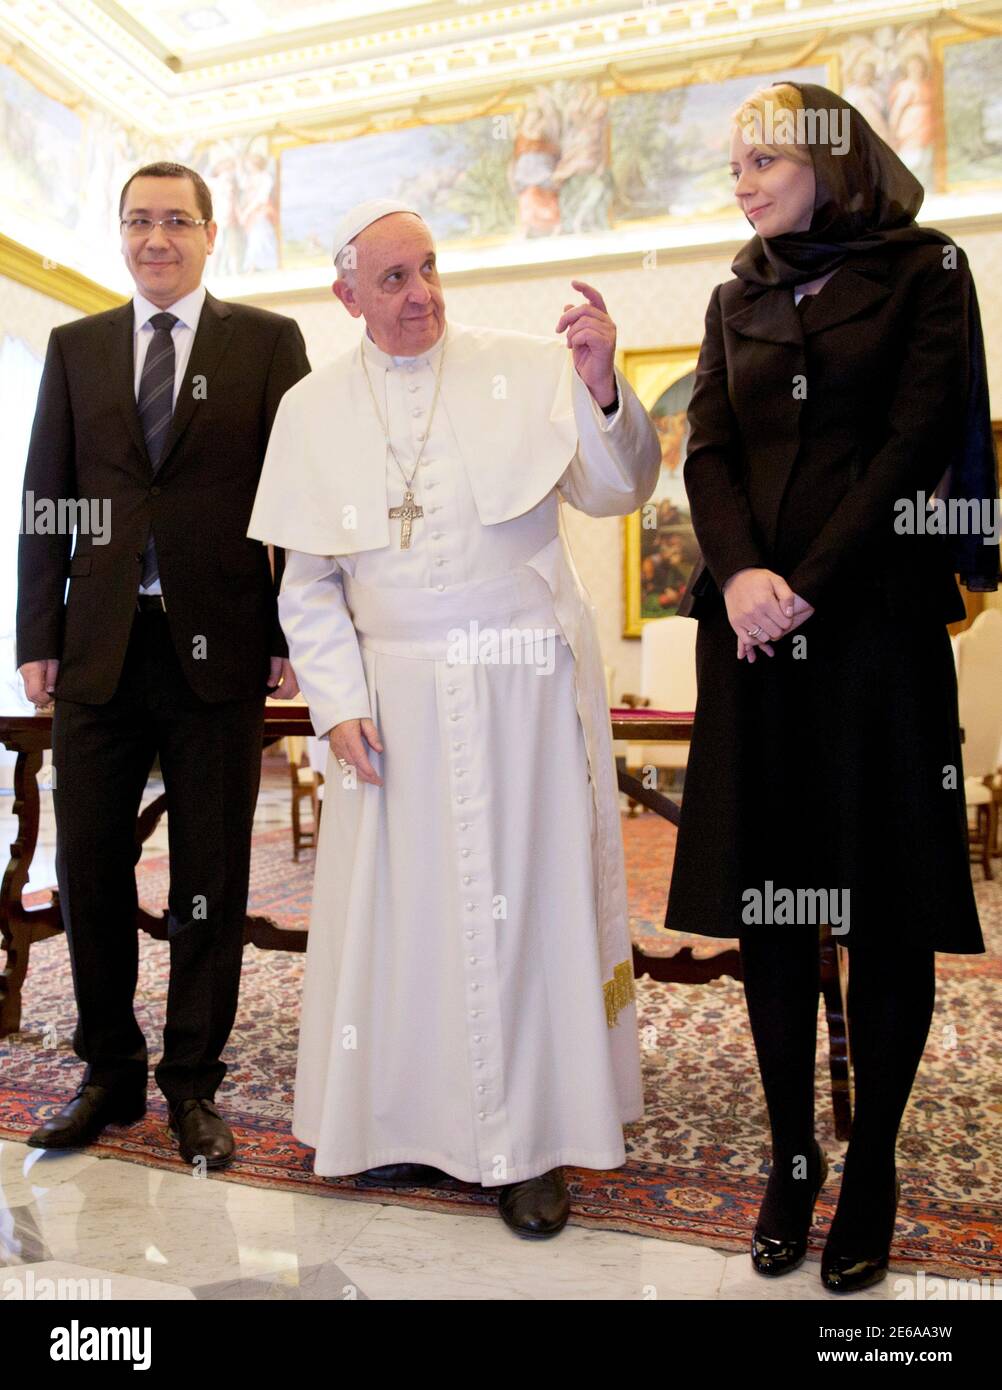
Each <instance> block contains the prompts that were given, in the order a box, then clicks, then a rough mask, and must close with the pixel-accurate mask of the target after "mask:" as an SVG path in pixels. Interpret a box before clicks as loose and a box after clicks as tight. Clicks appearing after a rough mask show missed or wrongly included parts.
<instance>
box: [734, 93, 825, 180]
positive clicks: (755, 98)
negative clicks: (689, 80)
mask: <svg viewBox="0 0 1002 1390" xmlns="http://www.w3.org/2000/svg"><path fill="white" fill-rule="evenodd" d="M803 109H804V99H803V97H802V96H801V95H800V92H799V91H798V90H797V88H796V87H794V86H793V84H792V83H790V82H777V83H776V84H775V86H772V87H760V88H759V89H758V91H757V92H752V94H751V96H750V97H748V98H747V99H746V100H745V101H743V102H742V103H741V105H740V106H739V107H738V109H737V110H736V111H735V112H734V114H733V116H732V117H731V122H732V124H733V126H734V129H735V130H740V131H741V132H742V133H743V135H744V137H745V139H746V141H747V142H748V144H750V145H754V146H755V148H756V149H757V150H761V151H762V153H763V154H774V155H785V156H786V158H787V159H792V160H793V162H794V163H795V164H810V163H811V156H810V153H809V151H808V150H807V148H806V146H804V145H799V144H797V143H795V142H794V141H792V140H791V141H783V142H782V143H781V144H769V143H768V142H766V141H765V140H763V139H761V138H759V137H760V136H761V135H762V132H763V130H774V129H775V128H776V127H779V128H780V129H782V127H783V125H784V124H785V125H787V126H788V127H791V128H794V129H795V128H796V119H797V112H798V111H803ZM781 113H789V114H788V115H783V114H781Z"/></svg>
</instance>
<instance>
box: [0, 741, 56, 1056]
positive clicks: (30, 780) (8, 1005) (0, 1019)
mask: <svg viewBox="0 0 1002 1390" xmlns="http://www.w3.org/2000/svg"><path fill="white" fill-rule="evenodd" d="M42 757H43V754H42V752H41V751H40V750H38V751H32V752H19V753H18V755H17V761H16V763H15V765H14V814H15V816H16V817H17V836H16V838H15V840H14V842H13V844H12V845H11V847H10V859H9V861H8V863H7V869H6V871H5V873H4V876H3V883H2V884H0V944H2V945H3V948H4V951H5V952H6V956H7V963H6V966H5V967H4V969H3V971H2V972H0V1037H6V1036H7V1034H8V1033H16V1032H17V1031H18V1029H19V1028H20V1027H21V986H22V985H23V984H24V977H25V975H26V974H27V973H28V953H29V951H30V949H31V944H32V942H34V941H42V940H44V939H45V938H46V937H48V936H54V935H55V934H56V933H57V932H59V931H61V930H62V923H61V921H60V917H59V909H58V906H57V905H56V904H55V903H53V904H50V905H48V906H46V907H41V908H37V909H36V910H34V911H27V910H26V909H25V907H24V904H23V902H22V894H23V893H24V889H25V885H26V884H27V882H28V874H29V872H30V869H31V858H32V855H33V854H34V853H35V845H36V843H37V841H38V820H39V813H40V807H39V796H38V782H37V780H36V779H37V777H38V773H39V770H40V768H41V766H42Z"/></svg>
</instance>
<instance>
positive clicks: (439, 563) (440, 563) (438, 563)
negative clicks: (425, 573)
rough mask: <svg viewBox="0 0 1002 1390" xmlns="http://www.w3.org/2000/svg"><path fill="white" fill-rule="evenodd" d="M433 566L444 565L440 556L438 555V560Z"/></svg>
mask: <svg viewBox="0 0 1002 1390" xmlns="http://www.w3.org/2000/svg"><path fill="white" fill-rule="evenodd" d="M435 564H436V565H444V564H445V561H444V560H443V559H442V557H441V555H440V556H439V557H438V559H437V560H436V561H435Z"/></svg>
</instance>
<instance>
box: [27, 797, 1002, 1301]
mask: <svg viewBox="0 0 1002 1390" xmlns="http://www.w3.org/2000/svg"><path fill="white" fill-rule="evenodd" d="M623 832H624V841H625V844H626V851H627V876H628V880H629V884H630V898H631V904H630V905H631V915H632V919H633V924H634V930H635V932H636V934H637V935H638V936H639V937H641V938H643V939H644V944H645V946H653V947H654V948H655V949H656V944H655V940H656V939H657V938H659V937H660V936H661V933H662V930H663V929H662V927H661V923H662V919H663V912H664V901H665V887H666V882H667V876H668V871H669V868H670V863H671V857H672V851H673V846H674V831H673V830H672V828H671V827H670V826H669V825H667V824H666V823H665V822H663V821H660V820H658V819H657V818H656V817H654V816H653V815H650V814H645V815H642V816H640V817H638V818H637V819H636V820H633V821H631V820H625V819H624V821H623ZM312 868H313V865H312V856H311V852H310V851H304V852H303V855H302V858H301V862H300V863H299V864H298V865H294V864H293V863H292V862H291V857H290V834H289V831H288V830H285V829H283V830H273V831H267V832H265V833H263V834H259V835H258V836H256V837H255V842H254V860H253V873H252V892H251V911H253V912H264V913H267V914H268V915H270V916H272V917H273V918H275V919H276V920H277V921H279V922H280V924H281V925H283V926H287V927H301V926H306V925H308V913H309V899H310V881H311V877H312ZM974 873H975V875H976V877H977V878H978V879H979V880H980V869H975V870H974ZM139 883H140V896H141V898H142V900H143V902H144V904H146V905H147V906H148V907H150V908H156V907H158V906H160V905H163V904H164V903H165V902H166V887H167V860H166V857H163V858H159V859H144V860H143V861H142V862H141V864H140V868H139ZM976 889H977V895H978V902H979V907H980V911H981V919H982V924H983V927H984V931H985V937H986V941H987V942H988V943H989V954H987V955H985V956H943V955H941V956H939V957H937V965H938V999H937V1008H936V1017H935V1020H934V1022H933V1029H932V1033H931V1035H930V1038H929V1043H928V1046H927V1049H926V1054H925V1058H924V1060H923V1063H922V1067H921V1070H920V1073H919V1078H918V1081H917V1082H916V1086H915V1089H914V1091H913V1094H912V1099H911V1102H910V1104H909V1107H908V1110H907V1113H906V1115H905V1120H904V1124H903V1126H902V1130H901V1135H900V1139H899V1145H898V1163H899V1173H900V1177H901V1184H902V1202H901V1206H900V1208H899V1213H898V1223H897V1232H896V1236H895V1244H894V1252H893V1259H892V1266H893V1267H896V1268H899V1269H903V1270H907V1269H909V1268H914V1267H915V1266H918V1265H921V1266H923V1267H925V1268H926V1269H927V1271H929V1272H930V1273H937V1274H943V1275H958V1276H961V1277H965V1276H966V1277H970V1276H973V1275H994V1276H1002V1232H1000V1217H1002V1165H1000V1163H999V1153H1000V1149H1002V1079H1000V1075H999V1067H998V1062H999V1054H1000V1051H1002V1048H1000V1043H999V1022H1000V1016H1002V1007H1000V1004H1002V988H1000V977H1002V884H1000V883H999V882H995V883H982V882H980V881H979V882H978V883H977V885H976ZM662 940H663V938H662ZM140 954H141V965H140V979H139V989H138V994H137V1000H136V1012H137V1017H138V1019H139V1021H140V1024H141V1026H142V1027H143V1029H144V1031H145V1033H146V1036H147V1038H148V1039H149V1042H150V1050H151V1055H152V1056H155V1055H156V1053H157V1051H158V1042H159V1039H160V1037H161V1036H162V1027H163V1010H164V1001H165V997H166V986H167V959H168V958H167V947H166V944H165V943H160V942H154V941H151V940H149V939H148V938H147V937H145V936H144V937H143V938H142V944H141V953H140ZM303 960H304V958H303V956H302V955H299V954H293V953H286V952H279V951H259V950H257V949H256V948H254V947H248V948H247V951H246V953H245V960H244V973H243V983H242V987H241V1003H240V1010H239V1015H238V1019H237V1025H236V1028H235V1030H234V1033H233V1036H232V1038H231V1040H230V1044H229V1047H228V1048H227V1051H226V1054H225V1055H226V1060H227V1062H228V1063H229V1066H230V1070H229V1072H228V1074H227V1077H226V1080H225V1082H224V1083H223V1087H222V1088H221V1090H220V1092H219V1096H218V1100H219V1103H220V1106H221V1108H222V1110H223V1113H224V1114H225V1116H226V1118H227V1119H228V1121H229V1122H230V1124H231V1125H232V1127H233V1129H234V1132H235V1134H236V1136H237V1140H238V1143H239V1146H240V1149H239V1156H238V1159H237V1160H236V1162H235V1163H234V1164H233V1166H232V1167H231V1168H230V1169H228V1170H227V1171H226V1172H225V1173H222V1174H218V1175H214V1176H215V1177H216V1178H217V1180H219V1181H223V1182H237V1183H249V1184H251V1185H254V1186H261V1187H274V1188H279V1189H284V1190H292V1191H308V1192H312V1193H319V1194H329V1195H332V1196H335V1195H336V1196H339V1197H345V1198H352V1199H357V1200H361V1201H368V1202H372V1201H378V1202H384V1203H389V1204H399V1205H404V1206H413V1207H420V1208H423V1209H426V1210H439V1211H455V1210H462V1211H465V1212H468V1213H469V1214H470V1215H471V1216H475V1215H488V1214H490V1215H493V1212H494V1209H495V1199H494V1197H493V1196H491V1195H490V1194H489V1193H486V1192H484V1191H482V1190H481V1189H480V1188H479V1187H472V1186H470V1185H468V1184H465V1183H461V1182H458V1181H450V1183H449V1184H448V1185H447V1186H443V1187H441V1188H438V1189H435V1190H434V1191H421V1190H414V1191H399V1190H398V1191H387V1190H382V1189H372V1188H365V1189H361V1188H358V1187H357V1186H356V1185H354V1184H353V1183H352V1181H351V1180H350V1179H348V1178H317V1177H315V1176H314V1175H313V1173H312V1171H311V1155H312V1151H311V1150H309V1149H306V1148H304V1147H303V1145H301V1144H300V1143H298V1142H297V1141H296V1140H295V1139H294V1138H293V1137H292V1135H291V1134H290V1132H289V1121H290V1117H291V1107H292V1089H293V1082H294V1077H295V1058H296V1029H297V1019H298V1003H299V989H300V981H301V978H302V969H303ZM638 995H639V1000H638V1002H639V1010H640V1027H641V1038H642V1041H643V1056H644V1072H645V1084H646V1115H645V1118H644V1120H643V1121H642V1122H639V1123H637V1124H634V1125H631V1126H630V1127H629V1128H628V1130H627V1162H626V1164H625V1165H624V1167H623V1168H621V1169H619V1170H618V1171H616V1172H611V1173H599V1172H593V1171H590V1170H582V1169H574V1170H568V1174H567V1176H568V1184H569V1187H570V1192H571V1198H572V1203H573V1210H572V1216H571V1220H572V1222H574V1223H575V1224H578V1225H582V1226H590V1227H592V1228H595V1229H602V1230H620V1231H634V1232H637V1233H640V1234H644V1235H648V1236H656V1237H661V1238H663V1239H666V1240H682V1241H689V1242H693V1243H696V1244H700V1245H708V1246H714V1247H717V1248H719V1249H723V1250H734V1251H743V1250H745V1249H747V1245H748V1239H749V1235H750V1232H751V1229H752V1227H753V1225H754V1221H755V1216H756V1214H757V1212H758V1208H759V1204H760V1202H761V1198H762V1193H763V1191H764V1188H765V1181H766V1175H767V1172H768V1159H769V1146H768V1132H767V1127H766V1117H765V1107H764V1102H763V1098H762V1093H761V1087H760V1083H759V1080H758V1074H757V1070H756V1066H755V1058H754V1052H753V1048H752V1043H751V1039H750V1036H749V1033H748V1028H747V1022H746V1015H745V1011H744V1002H743V997H742V992H741V987H740V985H739V984H737V983H735V982H734V981H732V980H723V981H719V982H716V983H714V984H709V985H698V986H694V985H659V984H655V983H652V982H651V981H650V980H649V979H645V980H643V981H640V982H638ZM24 1000H25V1007H24V1026H23V1029H22V1031H21V1032H20V1033H19V1034H17V1035H16V1036H13V1037H8V1038H5V1039H2V1040H0V1136H2V1137H6V1138H11V1139H20V1138H24V1136H25V1135H26V1134H28V1133H29V1132H30V1131H31V1130H32V1129H33V1128H34V1127H35V1126H36V1125H37V1124H38V1123H40V1122H41V1121H42V1120H43V1119H44V1118H46V1117H47V1116H48V1115H50V1114H52V1113H53V1112H54V1111H55V1110H57V1109H58V1108H59V1106H60V1105H61V1104H62V1103H64V1102H65V1100H66V1099H68V1098H69V1096H70V1095H71V1094H72V1093H73V1090H74V1089H75V1087H76V1085H77V1084H78V1078H79V1075H80V1064H79V1062H78V1061H77V1059H76V1057H75V1056H74V1054H73V1051H72V1047H71V1043H70V1039H71V1036H72V1031H73V1021H74V1008H73V992H72V986H71V980H70V970H69V963H68V959H67V951H66V942H65V940H64V939H63V938H62V937H61V936H60V937H55V938H53V939H51V940H49V941H45V942H42V943H40V944H38V945H36V946H34V947H33V948H32V952H31V964H30V969H29V973H28V978H27V980H26V982H25V993H24ZM825 1046H826V1044H825V1034H824V1027H823V1021H822V1020H821V1018H820V1016H819V1048H818V1068H817V1096H818V1127H817V1133H818V1138H819V1141H820V1142H821V1143H822V1145H823V1146H824V1148H825V1149H826V1151H827V1153H828V1155H829V1158H830V1159H832V1160H833V1165H832V1166H833V1170H834V1171H833V1173H832V1174H831V1175H830V1176H829V1179H828V1183H827V1185H826V1187H825V1189H824V1190H823V1192H822V1194H821V1197H820V1199H819V1203H818V1208H817V1222H816V1225H815V1229H814V1232H813V1234H812V1238H811V1253H812V1254H813V1255H814V1256H815V1257H817V1256H819V1255H820V1250H821V1246H822V1245H823V1243H824V1237H825V1233H826V1229H827V1225H828V1222H829V1220H830V1218H831V1215H832V1212H833V1210H834V1202H835V1198H836V1197H837V1193H838V1179H837V1175H838V1173H839V1172H840V1171H841V1154H842V1152H843V1148H844V1146H843V1145H841V1144H839V1143H838V1141H836V1139H835V1138H834V1133H833V1127H832V1117H831V1111H830V1102H829V1089H828V1073H827V1056H826V1051H825ZM165 1118H166V1113H165V1106H164V1102H163V1098H162V1097H161V1096H160V1094H159V1092H157V1091H156V1089H155V1088H153V1087H151V1090H150V1109H149V1111H148V1113H147V1115H146V1118H145V1120H144V1121H142V1122H141V1123H140V1124H137V1125H133V1126H131V1127H129V1128H121V1129H118V1128H114V1129H113V1128H109V1129H107V1130H106V1131H105V1132H104V1135H103V1136H102V1139H101V1141H100V1142H99V1143H98V1144H96V1145H95V1146H94V1152H96V1153H98V1154H100V1155H102V1156H108V1157H116V1158H120V1159H126V1160H129V1161H131V1162H135V1163H141V1164H146V1165H148V1166H152V1167H160V1168H173V1169H177V1170H181V1169H183V1168H184V1164H183V1163H182V1161H181V1159H180V1157H179V1156H178V1154H177V1151H176V1149H175V1148H174V1146H173V1143H172V1142H171V1140H170V1138H169V1136H168V1135H167V1132H166V1129H165Z"/></svg>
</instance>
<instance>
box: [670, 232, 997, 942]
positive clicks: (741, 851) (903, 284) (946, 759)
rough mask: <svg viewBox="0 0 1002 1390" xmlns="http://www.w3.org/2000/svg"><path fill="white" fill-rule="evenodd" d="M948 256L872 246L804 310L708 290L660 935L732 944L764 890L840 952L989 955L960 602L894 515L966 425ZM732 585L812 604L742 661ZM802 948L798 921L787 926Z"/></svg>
mask: <svg viewBox="0 0 1002 1390" xmlns="http://www.w3.org/2000/svg"><path fill="white" fill-rule="evenodd" d="M956 255H957V260H956V265H955V266H954V267H952V268H951V267H950V266H949V264H948V263H945V262H944V248H943V247H941V246H939V245H931V244H925V243H910V244H898V245H893V244H892V245H885V246H884V247H881V248H877V249H875V250H873V251H872V252H867V253H866V254H865V255H858V256H853V257H852V258H851V259H849V260H848V261H846V262H845V263H843V264H842V265H841V266H840V267H839V268H838V269H837V270H836V272H835V274H834V275H833V276H832V278H831V279H830V280H829V281H828V282H827V283H826V284H825V285H824V286H823V287H822V288H821V290H820V291H819V293H818V294H817V295H816V296H813V297H806V298H804V299H802V300H801V303H800V305H799V307H798V306H795V304H794V298H793V291H792V289H791V288H789V287H785V288H784V287H775V288H765V287H762V286H757V285H750V284H746V283H745V282H744V281H741V280H732V281H730V282H728V283H727V284H724V285H720V286H717V288H716V289H715V290H714V292H713V295H712V297H711V300H710V305H709V309H708V311H707V315H706V334H705V338H704V342H703V346H702V349H701V352H700V357H699V364H698V367H697V371H696V380H695V385H694V390H693V395H692V401H691V404H690V407H689V426H690V442H689V449H688V453H687V458H686V464H685V482H686V489H687V492H688V495H689V500H690V505H691V510H692V518H693V524H694V527H695V530H696V536H697V539H698V541H699V545H700V549H701V552H702V557H703V559H702V562H701V564H700V565H699V566H697V569H696V571H695V573H694V575H693V578H692V581H691V583H690V585H689V590H688V593H687V595H686V597H685V599H684V600H683V603H682V605H681V606H680V609H679V611H680V613H681V614H683V615H689V616H691V617H693V618H696V619H697V620H698V622H699V633H698V638H697V675H698V691H699V693H698V701H697V708H696V719H695V725H694V729H693V739H692V747H691V752H690V758H689V765H688V769H687V772H686V781H685V794H684V797H683V806H682V817H681V825H680V828H679V837H678V844H677V849H676V855H675V865H674V872H673V878H672V884H671V891H670V896H669V903H668V911H667V915H666V925H668V926H669V927H670V928H672V929H673V930H678V931H689V932H698V933H701V934H704V935H708V936H717V937H732V936H738V935H740V934H741V933H742V932H743V931H745V930H750V929H752V928H753V926H754V921H753V917H754V911H755V905H756V902H758V903H762V902H765V901H766V900H767V898H768V895H769V893H770V891H771V892H772V896H773V901H776V897H775V895H776V890H778V889H780V888H787V889H792V890H794V891H796V890H798V889H804V890H820V889H824V890H828V892H829V893H833V894H835V893H837V894H838V895H839V896H838V897H833V898H832V899H830V902H831V903H832V904H833V905H837V906H838V908H839V910H840V911H841V912H842V913H843V915H844V916H845V920H844V921H842V922H840V923H839V931H838V933H837V934H836V935H837V939H838V940H839V941H841V942H842V943H843V944H845V945H850V946H851V945H852V944H854V943H857V942H859V941H874V940H875V939H876V938H880V939H881V941H884V940H891V939H893V940H894V941H896V942H899V944H902V945H904V944H906V943H907V942H909V941H920V942H923V943H925V944H927V945H932V946H933V947H934V948H935V949H937V950H942V951H958V952H980V951H982V950H983V949H984V945H983V941H982V937H981V930H980V926H979V924H978V917H977V912H976V909H975V904H974V896H973V890H972V886H971V875H970V867H969V863H968V851H967V831H966V811H965V804H964V792H963V770H962V765H961V749H960V735H959V729H958V722H957V692H956V677H955V672H954V664H953V657H952V652H951V649H950V642H949V637H948V634H947V632H946V627H945V624H946V623H948V622H952V621H955V620H957V619H959V618H962V617H963V616H964V605H963V601H962V599H961V596H960V593H959V590H958V588H957V584H956V580H955V578H954V575H953V573H952V567H951V563H950V558H949V555H948V553H947V548H946V542H945V539H944V538H943V537H940V536H937V535H932V534H924V535H921V534H899V533H898V531H897V530H896V529H895V521H896V518H897V517H898V515H899V513H898V511H897V510H896V509H895V503H896V502H897V501H898V500H899V499H903V498H909V499H913V500H917V499H918V494H919V493H925V494H926V495H927V496H928V495H930V494H931V493H932V492H933V490H934V488H935V487H936V485H937V483H938V482H939V481H940V479H941V477H942V475H943V473H944V472H945V470H946V468H947V466H948V465H949V463H950V462H951V457H952V454H953V451H954V450H955V449H956V447H957V445H958V442H959V440H960V438H961V431H962V429H963V425H964V420H965V407H966V398H967V379H968V366H967V349H966V344H967V337H968V335H967V324H966V318H965V314H966V303H967V286H968V280H969V276H970V270H969V267H968V264H967V258H966V256H965V255H964V253H963V251H961V250H959V248H957V251H956ZM749 566H754V567H764V568H767V569H771V570H773V571H775V572H777V573H779V574H781V575H782V576H783V577H784V578H785V579H786V580H787V582H788V583H789V584H790V586H791V588H792V589H793V590H794V592H795V593H798V594H800V595H801V596H802V597H803V598H805V599H807V600H808V601H809V602H810V603H811V604H812V605H813V606H814V608H815V613H814V615H813V616H812V617H811V618H810V619H808V620H807V622H805V623H804V624H803V625H802V626H801V627H800V628H799V629H797V631H796V632H795V633H794V634H792V635H790V636H787V637H784V638H781V639H780V640H779V641H778V642H776V643H775V644H774V647H775V651H776V655H775V656H774V657H772V658H770V657H768V656H767V655H765V653H763V652H760V653H758V656H757V659H756V661H755V662H754V664H749V663H748V662H747V661H740V662H739V661H738V659H737V655H736V648H737V639H736V637H735V634H734V632H733V630H732V628H731V627H730V624H729V623H728V621H727V614H726V609H725V606H724V601H723V597H722V593H721V590H722V588H723V585H724V584H725V583H726V581H727V580H728V578H729V577H730V576H731V575H732V574H734V573H735V572H736V571H738V570H740V569H743V568H745V567H749ZM770 884H771V885H772V888H771V890H770V887H769V885H770ZM756 893H757V894H758V895H759V897H758V898H757V899H756V897H755V896H754V895H755V894H756ZM818 901H819V899H817V898H813V899H809V898H806V897H805V898H802V899H801V902H802V903H803V904H807V903H809V902H813V903H815V904H816V903H817V902H818ZM846 909H847V913H846ZM814 910H815V909H814V908H813V907H812V908H810V909H809V911H814ZM846 928H848V929H847V930H846ZM810 929H811V927H810V926H809V925H808V917H807V915H806V914H804V913H802V914H801V917H800V920H798V921H797V922H796V923H795V924H793V925H790V927H789V930H810Z"/></svg>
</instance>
